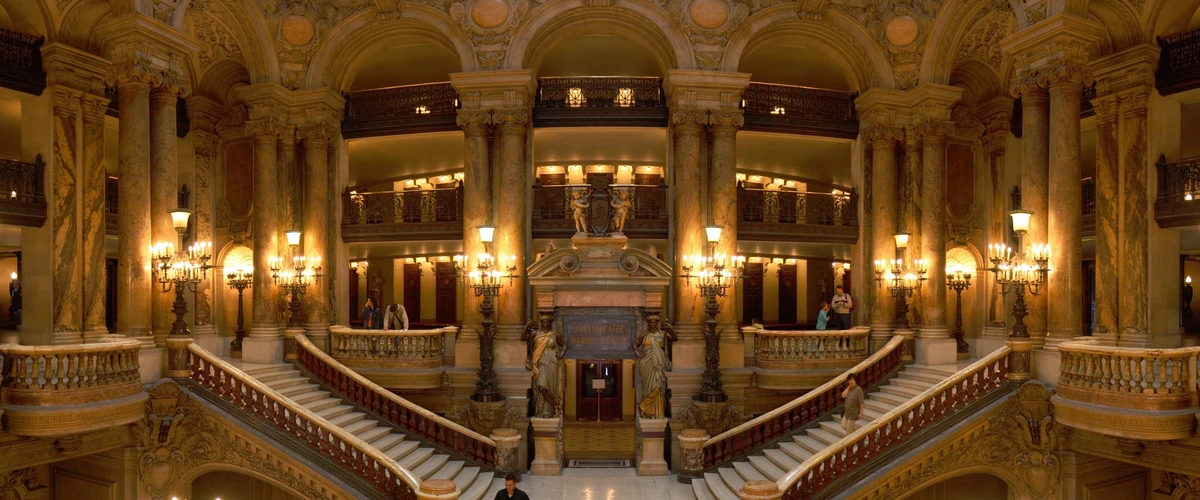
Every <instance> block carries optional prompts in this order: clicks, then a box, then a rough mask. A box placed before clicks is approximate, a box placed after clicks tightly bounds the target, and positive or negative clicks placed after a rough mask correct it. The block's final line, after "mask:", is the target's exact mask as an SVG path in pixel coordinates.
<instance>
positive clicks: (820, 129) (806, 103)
mask: <svg viewBox="0 0 1200 500" xmlns="http://www.w3.org/2000/svg"><path fill="white" fill-rule="evenodd" d="M742 97H743V100H744V102H745V117H746V125H745V126H744V127H742V128H743V129H745V130H757V131H763V132H784V133H791V134H803V135H815V136H822V137H840V138H843V139H853V138H855V137H857V136H858V117H857V115H856V114H855V111H854V97H855V94H853V93H850V92H842V91H838V90H825V89H814V88H809V87H796V86H792V85H777V84H771V83H751V84H750V85H749V86H748V87H746V91H745V92H744V93H743V94H742Z"/></svg>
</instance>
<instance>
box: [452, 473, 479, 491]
mask: <svg viewBox="0 0 1200 500" xmlns="http://www.w3.org/2000/svg"><path fill="white" fill-rule="evenodd" d="M479 470H480V469H479V467H462V468H461V469H460V470H459V471H458V474H455V475H454V486H457V487H458V491H459V492H463V493H465V492H466V491H467V489H469V488H470V487H471V483H474V482H475V479H476V478H478V477H479ZM459 496H460V497H461V496H462V493H459Z"/></svg>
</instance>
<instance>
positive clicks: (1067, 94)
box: [1031, 67, 1084, 342]
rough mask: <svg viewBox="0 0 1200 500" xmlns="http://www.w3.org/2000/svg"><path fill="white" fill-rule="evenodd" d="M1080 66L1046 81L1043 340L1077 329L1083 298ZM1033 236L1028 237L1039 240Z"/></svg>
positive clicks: (1060, 338)
mask: <svg viewBox="0 0 1200 500" xmlns="http://www.w3.org/2000/svg"><path fill="white" fill-rule="evenodd" d="M1083 76H1084V75H1083V72H1082V71H1081V70H1079V69H1078V68H1074V67H1069V68H1068V69H1066V70H1063V71H1061V72H1060V73H1058V74H1057V77H1056V78H1053V79H1052V82H1051V84H1050V165H1054V168H1052V169H1050V174H1049V179H1048V180H1049V185H1050V189H1049V196H1050V198H1049V207H1050V210H1049V214H1050V217H1049V221H1048V223H1047V230H1048V231H1049V235H1048V236H1049V238H1048V239H1047V240H1045V241H1048V243H1049V244H1050V268H1051V269H1052V270H1053V271H1051V272H1050V274H1049V277H1048V286H1047V287H1046V288H1045V289H1044V291H1043V293H1044V294H1049V295H1050V296H1053V297H1055V299H1054V300H1047V304H1048V306H1047V312H1046V335H1047V341H1048V342H1050V341H1056V342H1057V341H1063V340H1070V339H1071V338H1073V337H1077V336H1079V335H1081V330H1082V328H1081V324H1082V321H1083V304H1082V302H1081V301H1080V300H1078V299H1077V297H1082V296H1083V230H1082V227H1081V225H1080V224H1081V220H1082V218H1083V209H1082V207H1083V186H1082V183H1080V178H1081V173H1080V164H1079V143H1080V125H1079V106H1080V100H1081V99H1082V98H1081V93H1082V91H1083V85H1082V81H1083V80H1082V79H1083ZM1038 241H1039V240H1037V239H1033V240H1031V242H1038Z"/></svg>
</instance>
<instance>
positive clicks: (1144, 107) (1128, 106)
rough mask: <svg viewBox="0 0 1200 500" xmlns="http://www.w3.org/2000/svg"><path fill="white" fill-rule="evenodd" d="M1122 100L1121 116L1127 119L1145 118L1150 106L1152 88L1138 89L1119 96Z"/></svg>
mask: <svg viewBox="0 0 1200 500" xmlns="http://www.w3.org/2000/svg"><path fill="white" fill-rule="evenodd" d="M1117 95H1118V96H1119V97H1120V99H1121V114H1122V115H1123V116H1126V117H1143V118H1144V117H1145V116H1146V112H1147V111H1148V109H1149V105H1150V87H1138V88H1132V89H1129V90H1125V91H1122V92H1121V93H1120V94H1117Z"/></svg>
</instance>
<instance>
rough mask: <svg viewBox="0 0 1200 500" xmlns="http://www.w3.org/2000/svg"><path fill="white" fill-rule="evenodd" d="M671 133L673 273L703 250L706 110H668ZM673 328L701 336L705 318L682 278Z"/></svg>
mask: <svg viewBox="0 0 1200 500" xmlns="http://www.w3.org/2000/svg"><path fill="white" fill-rule="evenodd" d="M671 122H672V126H673V128H672V130H673V133H674V146H675V147H674V155H673V157H672V167H674V171H675V177H674V179H675V180H674V184H673V189H672V190H671V191H672V193H671V194H672V198H673V199H674V202H675V204H674V214H673V217H674V219H675V222H674V224H675V228H674V230H675V234H674V236H675V249H674V250H675V251H674V254H675V255H674V258H675V273H676V275H682V274H683V268H682V264H683V258H682V257H683V256H684V255H698V254H702V253H704V252H705V246H706V245H708V243H707V241H706V240H705V236H704V225H705V224H704V218H703V212H702V211H701V210H700V207H702V206H704V203H703V200H702V199H701V197H700V186H701V185H703V184H704V178H703V174H702V173H701V171H700V148H701V147H702V145H703V132H704V129H703V126H704V124H706V123H708V111H707V110H701V109H678V110H672V111H671ZM674 303H675V327H676V329H677V330H682V331H683V332H684V333H685V334H686V333H690V334H691V335H695V337H693V338H700V325H701V324H702V323H703V322H704V321H705V314H704V300H703V299H702V298H700V297H699V293H698V291H697V290H696V288H695V287H694V286H688V284H687V283H686V282H685V280H679V281H678V282H676V283H675V296H674Z"/></svg>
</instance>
